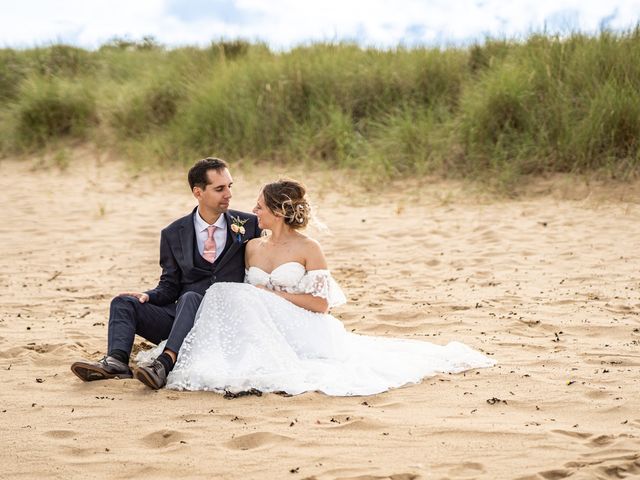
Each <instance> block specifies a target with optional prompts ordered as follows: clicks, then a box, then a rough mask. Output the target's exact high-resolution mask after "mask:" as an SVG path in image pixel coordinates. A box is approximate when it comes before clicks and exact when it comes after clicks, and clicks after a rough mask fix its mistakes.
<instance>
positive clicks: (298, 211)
mask: <svg viewBox="0 0 640 480" xmlns="http://www.w3.org/2000/svg"><path fill="white" fill-rule="evenodd" d="M306 193H307V190H306V188H305V186H304V185H303V184H302V183H300V182H297V181H296V180H289V179H282V180H278V181H277V182H273V183H268V184H266V185H265V186H264V187H263V189H262V196H263V197H264V203H265V206H266V207H267V208H268V209H269V210H271V212H273V214H274V215H278V216H282V217H284V223H285V224H286V225H289V227H291V228H293V229H296V230H299V229H302V228H305V227H306V226H307V224H308V223H309V217H310V216H311V207H310V206H309V202H308V201H307V199H306V197H305V195H306Z"/></svg>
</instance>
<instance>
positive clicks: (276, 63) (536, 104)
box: [0, 28, 640, 185]
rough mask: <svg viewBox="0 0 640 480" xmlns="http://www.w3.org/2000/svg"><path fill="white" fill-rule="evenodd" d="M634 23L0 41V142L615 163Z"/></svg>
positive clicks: (402, 161)
mask: <svg viewBox="0 0 640 480" xmlns="http://www.w3.org/2000/svg"><path fill="white" fill-rule="evenodd" d="M639 138H640V28H635V29H633V30H630V31H626V32H621V33H612V32H608V31H603V32H601V33H599V34H598V35H585V34H580V33H575V34H571V35H567V36H564V37H560V36H552V35H541V34H533V35H531V36H529V37H528V38H527V39H524V40H520V41H511V40H500V39H487V40H486V41H484V42H481V43H478V44H474V45H471V46H469V47H466V48H454V47H451V48H444V49H439V48H423V47H420V48H403V47H398V48H395V49H386V50H381V49H373V48H361V47H359V46H357V45H354V44H349V43H317V44H311V45H307V46H299V47H296V48H293V49H291V50H289V51H286V52H273V51H271V50H269V48H267V47H266V46H265V45H263V44H260V43H248V42H244V41H241V40H238V41H232V42H213V43H211V45H209V46H208V47H202V48H196V47H182V48H174V49H167V48H164V47H163V46H161V45H158V44H157V43H156V42H154V41H153V39H149V38H145V39H143V40H142V41H139V42H135V41H124V40H114V41H112V42H109V43H108V44H105V45H103V46H102V47H101V48H99V49H97V50H95V51H88V50H83V49H79V48H75V47H71V46H66V45H51V46H47V47H38V48H33V49H27V50H12V49H2V50H0V152H1V153H2V155H5V156H6V155H13V154H16V153H25V152H32V151H34V150H38V149H42V148H46V147H47V146H48V145H50V144H55V145H59V144H60V142H61V141H62V142H64V141H66V140H69V141H78V140H80V141H89V142H96V143H97V144H99V145H100V146H101V148H108V149H113V150H116V151H118V152H119V153H121V154H122V155H124V156H125V157H127V158H131V160H132V161H135V162H139V163H142V164H148V165H154V164H163V165H173V164H176V165H183V164H189V163H191V162H192V161H193V160H194V159H196V158H201V157H204V156H207V155H216V156H220V157H223V158H227V159H229V160H231V161H233V160H238V159H250V160H251V161H252V162H258V163H259V162H272V161H278V162H285V163H287V162H291V163H300V162H310V163H315V164H322V165H325V166H327V167H340V168H348V169H352V170H354V171H356V172H360V173H362V174H364V175H365V176H367V177H368V178H377V179H380V178H399V177H400V178H401V177H403V176H415V175H425V174H429V175H437V176H442V177H457V178H470V179H480V180H488V181H490V182H496V183H498V184H502V185H512V184H514V183H517V182H518V180H519V179H521V178H523V177H525V176H527V175H531V174H534V175H536V174H545V173H552V172H569V173H587V172H603V173H604V174H606V175H608V176H611V177H615V178H629V177H630V176H634V175H636V174H637V172H638V167H639V160H640V139H639Z"/></svg>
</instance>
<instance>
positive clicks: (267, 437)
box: [224, 432, 293, 450]
mask: <svg viewBox="0 0 640 480" xmlns="http://www.w3.org/2000/svg"><path fill="white" fill-rule="evenodd" d="M292 441H293V439H292V438H291V437H286V436H284V435H277V434H275V433H269V432H256V433H249V434H248V435H241V436H239V437H235V438H233V439H231V440H229V441H228V442H226V443H225V444H224V445H225V446H226V447H227V448H230V449H231V450H255V449H257V448H263V447H271V446H277V445H284V444H288V443H291V442H292Z"/></svg>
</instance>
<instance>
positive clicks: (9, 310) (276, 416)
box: [0, 151, 640, 480]
mask: <svg viewBox="0 0 640 480" xmlns="http://www.w3.org/2000/svg"><path fill="white" fill-rule="evenodd" d="M74 156H75V157H78V158H75V159H74V160H73V161H72V162H71V165H70V166H69V168H68V169H67V171H64V172H62V171H60V170H59V169H58V168H56V167H54V166H51V165H50V166H47V164H48V163H47V161H45V162H44V165H45V166H44V168H43V167H39V166H38V165H42V164H43V162H42V161H41V160H40V159H34V160H22V161H16V160H6V159H5V160H2V161H0V188H1V192H0V195H1V197H0V198H2V211H1V212H0V232H1V233H2V235H1V236H0V248H1V250H0V251H1V252H2V255H1V256H0V287H1V288H2V297H1V311H0V378H1V380H2V389H1V393H0V399H1V405H0V425H1V428H0V463H1V464H2V465H1V467H0V477H1V478H11V479H18V478H25V479H27V478H28V479H31V478H38V479H42V478H60V479H69V478H82V479H91V478H114V479H120V478H122V479H125V478H126V479H128V478H139V479H157V478H203V479H210V478H225V479H226V478H229V479H231V478H247V479H253V478H290V479H302V478H316V479H334V478H344V479H370V478H392V479H396V480H398V479H414V478H420V479H441V478H442V479H444V478H451V479H472V478H473V479H475V478H482V479H502V478H519V479H561V478H565V477H571V478H572V479H592V478H624V477H628V478H631V477H640V380H639V375H638V373H639V370H640V369H639V366H640V317H639V316H638V314H639V313H640V298H639V289H640V273H639V271H638V267H639V265H640V257H639V252H640V205H638V204H637V203H634V202H630V201H624V200H622V201H621V200H618V196H617V194H616V196H615V198H612V199H610V200H609V201H605V200H597V201H596V200H593V198H594V196H593V195H592V196H590V197H588V196H586V193H588V191H589V188H587V187H584V188H583V190H584V192H582V193H585V196H586V198H584V199H581V200H580V199H574V200H563V199H559V198H558V195H554V194H549V195H546V196H542V197H540V196H538V197H529V198H528V199H526V200H517V201H516V200H509V201H505V200H492V201H479V198H480V197H478V196H475V197H465V192H464V189H463V187H461V186H460V185H457V186H455V185H451V184H436V185H427V186H423V187H422V188H419V187H418V186H416V185H413V186H412V187H411V188H408V187H407V189H406V191H402V190H403V187H402V185H401V184H394V185H386V184H381V185H380V186H379V187H377V189H376V191H375V193H372V194H365V193H363V192H359V191H358V189H356V188H350V186H349V183H348V181H346V180H344V179H342V180H340V181H337V182H333V181H331V180H330V179H328V178H327V177H326V175H325V174H321V175H317V176H315V177H317V178H315V179H312V178H310V177H311V175H309V174H307V175H306V176H307V179H306V180H307V183H308V184H309V187H310V191H311V194H312V195H313V198H315V204H316V206H317V210H318V212H319V214H320V216H321V218H322V219H323V220H324V222H325V223H326V224H327V226H328V227H329V228H330V230H331V231H330V233H327V232H325V233H322V232H311V234H312V235H313V236H315V237H316V238H318V239H319V240H320V241H321V242H322V243H323V245H324V247H325V252H326V255H327V257H328V260H329V263H330V266H332V269H333V272H334V274H335V277H336V278H337V279H338V281H339V282H340V283H341V284H342V286H343V288H344V290H345V291H346V292H347V296H348V297H349V299H350V302H349V303H348V304H347V305H346V306H343V307H341V308H339V309H337V310H336V311H335V312H334V313H335V314H336V316H337V317H339V318H340V319H342V320H343V321H344V323H345V325H346V326H347V327H348V328H349V329H353V330H355V331H356V332H360V333H363V334H368V335H392V336H399V337H406V338H418V339H423V340H425V341H430V342H436V343H439V344H444V343H446V342H448V341H451V340H459V341H462V342H464V343H467V344H469V345H471V346H473V347H475V348H477V349H480V350H482V351H484V352H486V353H487V354H490V355H492V356H493V358H495V359H496V360H497V362H498V365H497V366H496V367H495V368H491V369H484V370H478V371H471V372H467V373H466V374H459V375H444V376H439V377H434V378H428V379H425V380H424V382H423V383H421V384H419V385H411V386H407V387H404V388H401V389H397V390H393V391H390V392H387V393H384V394H380V395H375V396H371V397H350V398H331V397H327V396H325V395H321V394H317V393H308V394H304V395H300V396H296V397H282V396H278V395H264V396H262V397H243V398H239V399H234V400H227V399H224V398H223V397H222V396H220V395H217V394H213V393H206V392H175V391H166V390H163V391H158V392H153V391H151V390H148V389H146V388H145V387H143V385H142V384H140V383H139V382H137V381H136V380H126V381H118V380H113V381H103V382H94V383H82V382H80V381H79V380H78V379H77V378H76V377H75V376H74V375H73V374H72V373H71V372H70V370H69V365H70V364H71V362H73V361H74V360H77V359H80V358H83V357H85V358H95V359H98V358H99V357H100V356H101V355H102V353H103V352H104V350H105V343H106V335H107V326H106V324H107V315H108V305H109V301H110V298H111V297H112V296H113V295H115V294H117V293H118V292H120V291H123V290H138V289H146V288H150V287H153V286H155V284H156V281H157V277H158V274H159V271H160V270H159V266H158V260H157V256H158V242H159V231H160V229H161V228H162V227H163V226H165V225H166V224H168V223H169V222H171V221H172V220H173V219H175V218H177V217H179V216H181V215H183V214H185V213H186V212H188V211H189V210H190V208H192V206H193V205H194V202H195V201H194V199H193V198H192V197H191V196H190V194H189V192H188V188H187V186H186V181H185V180H184V178H185V171H183V170H182V169H176V170H174V171H173V172H164V173H158V172H156V173H153V174H132V173H131V172H129V171H127V170H126V169H125V168H123V165H122V164H120V163H119V162H114V161H104V160H101V159H100V157H99V155H96V154H95V153H92V152H90V151H77V152H75V153H74ZM274 175H275V173H273V172H272V173H262V174H260V173H256V172H254V173H252V174H250V175H249V174H245V175H241V174H240V173H238V172H236V175H235V176H236V182H237V183H236V195H235V198H234V201H233V207H234V208H238V209H245V210H247V209H250V208H251V207H252V205H253V201H254V199H255V196H256V193H257V191H258V187H259V185H260V183H261V182H262V180H263V178H264V177H266V178H264V180H267V179H271V178H273V176H274ZM623 188H624V189H625V191H627V189H628V188H631V189H633V188H634V186H625V187H623ZM556 193H557V192H556ZM582 193H580V195H582ZM600 193H602V192H600ZM605 193H606V192H605ZM623 198H624V197H623Z"/></svg>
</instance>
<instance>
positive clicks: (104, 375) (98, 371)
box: [71, 362, 133, 382]
mask: <svg viewBox="0 0 640 480" xmlns="http://www.w3.org/2000/svg"><path fill="white" fill-rule="evenodd" d="M71 371H72V372H73V373H74V374H75V375H76V376H77V377H78V378H79V379H80V380H82V381H83V382H93V381H94V380H110V379H126V378H133V375H132V374H130V373H129V374H127V373H109V372H107V371H106V370H104V369H103V368H100V367H96V366H95V365H90V364H87V363H83V362H75V363H74V364H72V365H71Z"/></svg>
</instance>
